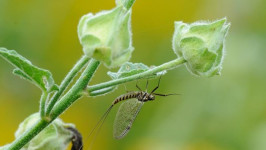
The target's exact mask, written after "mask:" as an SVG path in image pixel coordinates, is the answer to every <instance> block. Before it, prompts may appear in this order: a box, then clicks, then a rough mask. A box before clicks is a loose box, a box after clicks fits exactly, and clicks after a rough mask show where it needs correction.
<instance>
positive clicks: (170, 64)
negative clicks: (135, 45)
mask: <svg viewBox="0 0 266 150" xmlns="http://www.w3.org/2000/svg"><path fill="white" fill-rule="evenodd" d="M185 62H186V60H185V59H184V58H183V57H180V58H178V59H175V60H172V61H170V62H167V63H164V64H162V65H160V66H157V67H154V68H152V69H150V70H147V71H144V72H142V73H139V74H135V75H132V76H128V77H125V78H120V79H115V80H111V81H108V82H104V83H100V84H97V85H92V86H88V87H87V91H88V92H89V93H92V92H94V91H97V90H101V89H105V88H108V87H111V86H115V85H118V84H121V83H125V82H129V81H133V80H137V79H141V78H144V77H148V76H151V75H154V74H156V73H158V72H161V71H164V70H170V69H174V68H176V67H178V66H179V65H181V64H183V63H185Z"/></svg>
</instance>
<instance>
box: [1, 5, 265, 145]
mask: <svg viewBox="0 0 266 150" xmlns="http://www.w3.org/2000/svg"><path fill="white" fill-rule="evenodd" d="M114 6H115V2H114V0H45V1H44V0H38V1H36V0H23V1H22V0H0V47H6V48H8V49H15V50H16V51H18V52H19V53H20V54H22V55H23V56H24V57H26V58H28V59H29V60H31V62H32V63H33V64H35V65H37V66H39V67H42V68H46V69H48V70H50V71H51V72H52V73H53V76H54V78H55V80H56V82H57V83H58V84H59V83H60V82H61V80H62V79H63V77H64V76H65V75H66V73H67V72H68V71H69V70H70V69H71V68H72V66H73V65H74V64H75V62H76V61H77V60H78V59H79V58H80V57H81V55H82V47H81V45H80V44H79V41H78V37H77V24H78V21H79V18H80V17H81V16H82V15H84V14H86V13H88V12H93V13H96V12H98V11H101V10H108V9H111V8H113V7H114ZM265 6H266V1H265V0H252V1H251V0H222V1H221V0H219V1H218V0H190V1H188V0H164V1H159V0H157V1H155V0H136V3H135V5H134V7H133V18H132V29H133V43H134V47H135V51H134V52H133V55H132V59H131V61H132V62H143V63H145V64H146V65H160V64H162V63H164V62H167V61H170V60H172V59H175V58H176V56H175V54H174V53H173V51H172V49H171V40H172V39H171V38H172V34H173V31H174V21H179V20H182V21H184V22H188V23H191V22H194V21H197V20H215V19H219V18H222V17H225V16H226V17H227V19H228V21H229V22H231V24H232V26H231V29H230V31H229V34H228V37H227V41H226V44H227V45H226V47H227V52H226V57H225V60H224V65H223V68H224V69H223V71H222V75H221V76H217V77H213V78H199V77H195V76H193V75H191V74H190V73H189V72H188V71H187V70H186V68H185V67H184V66H182V67H180V68H178V69H175V70H173V71H169V72H168V74H166V75H165V76H163V78H162V83H161V87H160V89H159V90H158V92H160V93H180V94H181V96H178V97H174V96H173V97H167V98H166V97H158V98H157V100H156V101H154V102H149V103H146V104H145V105H144V106H143V108H142V110H141V112H140V114H139V116H138V117H137V119H136V121H135V122H134V124H133V127H132V129H131V131H130V132H129V134H128V135H127V136H126V137H125V138H124V139H122V140H119V141H118V140H115V139H113V137H112V130H113V121H114V117H115V114H116V111H117V108H118V106H117V107H116V108H115V109H114V110H113V111H112V112H111V114H110V116H109V117H108V118H107V120H106V123H105V125H104V126H103V128H102V130H101V132H100V134H99V136H98V137H97V139H96V142H95V143H94V145H93V149H97V150H110V149H114V150H265V149H266V92H265V90H266V79H265V77H266V67H265V65H266V62H265V60H266V50H265V47H266V19H265V16H266V9H265ZM12 69H13V67H12V66H11V65H9V64H8V63H7V62H5V61H4V60H3V59H0V119H1V120H0V122H1V123H0V145H4V144H7V143H10V142H12V141H13V140H14V132H15V131H16V129H17V128H18V125H19V123H20V122H21V121H23V119H25V118H26V117H27V116H29V115H30V114H32V113H34V112H37V111H38V109H39V98H40V94H41V92H40V90H39V89H38V88H36V87H35V86H34V85H32V84H30V83H28V82H26V81H24V80H21V79H20V78H18V77H16V76H14V75H12ZM116 70H117V69H113V70H112V71H116ZM107 71H108V70H107V69H106V68H105V67H104V66H103V65H102V66H101V67H100V69H99V70H98V71H97V73H96V74H95V76H94V78H93V81H92V83H91V84H97V83H100V82H103V81H108V80H110V79H109V77H108V76H107V75H106V72H107ZM145 82H146V81H144V80H142V81H141V85H142V87H143V85H144V84H145ZM156 83H157V80H152V81H151V84H150V89H151V88H153V87H154V86H155V84H156ZM135 84H136V82H132V83H129V84H126V86H127V89H129V90H137V89H136V88H135ZM123 93H125V89H124V86H120V88H119V89H118V90H116V91H115V92H113V93H111V94H108V95H106V96H101V97H96V98H89V97H87V98H82V99H80V100H79V101H77V102H76V103H75V104H74V105H72V107H71V108H70V109H68V110H67V111H66V112H65V113H64V114H63V115H61V118H62V119H63V120H64V121H65V122H71V123H74V124H75V125H76V127H77V128H78V129H79V130H80V132H81V133H82V135H83V136H84V139H86V137H87V136H88V134H89V132H90V131H91V129H92V128H93V127H94V125H95V124H96V123H97V121H98V120H99V118H100V117H101V115H102V114H103V113H104V112H105V110H106V109H107V108H108V107H109V105H110V104H111V102H112V101H113V100H114V99H115V98H116V97H117V96H119V95H121V94H123ZM84 142H85V149H86V148H88V147H89V145H90V142H89V141H88V142H86V141H84Z"/></svg>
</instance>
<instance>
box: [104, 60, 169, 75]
mask: <svg viewBox="0 0 266 150" xmlns="http://www.w3.org/2000/svg"><path fill="white" fill-rule="evenodd" d="M151 68H153V67H148V66H146V65H144V64H142V63H131V62H126V63H125V64H123V65H122V66H121V67H120V69H119V70H118V72H117V73H115V72H108V73H107V74H108V75H109V76H110V77H111V78H112V79H119V78H124V77H128V76H132V75H135V74H139V73H142V72H144V71H147V70H149V69H151ZM165 73H166V71H161V72H158V73H157V74H154V75H152V76H149V77H148V78H153V77H156V76H160V75H164V74H165Z"/></svg>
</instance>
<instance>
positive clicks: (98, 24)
mask: <svg viewBox="0 0 266 150" xmlns="http://www.w3.org/2000/svg"><path fill="white" fill-rule="evenodd" d="M130 19H131V9H126V8H125V7H124V5H123V4H122V3H118V4H117V7H116V8H114V9H112V10H110V11H103V12H99V13H97V14H95V15H93V14H91V13H89V14H87V15H84V16H83V17H82V18H81V19H80V22H79V25H78V36H79V40H80V43H81V45H82V46H83V51H84V53H85V54H86V55H87V56H89V57H92V58H94V59H97V60H100V61H101V62H103V63H104V64H105V65H106V66H107V67H117V66H120V65H122V64H123V63H125V62H127V61H128V60H129V59H130V57H131V53H132V51H133V50H134V48H133V47H132V35H131V25H130V24H131V23H130Z"/></svg>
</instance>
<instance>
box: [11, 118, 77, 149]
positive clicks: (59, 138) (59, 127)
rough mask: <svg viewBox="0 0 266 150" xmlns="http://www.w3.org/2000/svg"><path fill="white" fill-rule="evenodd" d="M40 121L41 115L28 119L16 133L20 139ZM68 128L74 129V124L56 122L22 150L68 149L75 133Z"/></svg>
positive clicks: (57, 120)
mask: <svg viewBox="0 0 266 150" xmlns="http://www.w3.org/2000/svg"><path fill="white" fill-rule="evenodd" d="M39 120H40V114H39V113H35V114H33V115H31V116H29V117H28V118H26V119H25V120H24V121H23V122H22V123H21V124H20V125H19V128H18V130H17V131H16V133H15V137H16V138H18V137H19V136H20V135H22V134H23V133H24V132H25V131H26V130H28V129H30V128H31V127H32V126H33V125H34V124H35V123H36V122H38V121H39ZM68 128H74V125H73V124H66V123H64V122H63V121H61V120H60V119H56V120H54V121H53V122H52V123H51V124H50V125H49V126H47V127H46V128H45V129H44V130H43V131H42V132H40V133H39V134H38V135H37V136H36V137H34V138H33V139H32V140H31V141H30V142H29V143H28V144H26V145H25V146H24V147H23V148H22V150H28V149H38V150H51V149H66V148H67V146H68V144H69V143H70V142H71V140H72V139H73V136H74V135H73V134H74V133H73V132H72V131H71V130H69V129H68Z"/></svg>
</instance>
